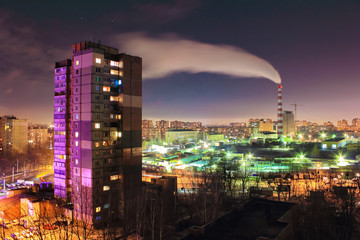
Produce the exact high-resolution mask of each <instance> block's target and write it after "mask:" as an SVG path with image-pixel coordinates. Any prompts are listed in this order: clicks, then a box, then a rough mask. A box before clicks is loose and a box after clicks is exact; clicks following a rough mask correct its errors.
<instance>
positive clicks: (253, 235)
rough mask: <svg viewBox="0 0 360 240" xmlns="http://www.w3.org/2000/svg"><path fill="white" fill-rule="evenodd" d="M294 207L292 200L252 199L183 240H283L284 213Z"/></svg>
mask: <svg viewBox="0 0 360 240" xmlns="http://www.w3.org/2000/svg"><path fill="white" fill-rule="evenodd" d="M293 206H294V204H291V203H285V202H277V201H271V200H265V199H254V200H251V201H250V202H248V203H246V204H245V205H244V208H243V210H234V211H232V212H230V213H228V214H226V215H225V216H223V217H221V218H219V219H218V220H216V221H215V222H213V223H210V224H208V225H206V226H202V228H204V229H203V230H202V231H201V232H202V234H192V235H191V236H188V237H186V238H184V239H186V240H190V239H209V240H212V239H214V240H215V239H222V240H227V239H229V240H230V239H231V240H234V239H241V240H256V239H260V237H263V238H262V239H274V238H277V237H278V238H279V239H286V238H287V237H286V236H282V237H281V236H279V235H287V234H286V232H287V231H284V229H285V228H286V227H287V226H288V223H287V221H286V215H287V213H288V212H289V210H290V209H291V208H292V207H293Z"/></svg>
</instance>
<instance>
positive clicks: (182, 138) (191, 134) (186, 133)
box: [165, 129, 199, 144]
mask: <svg viewBox="0 0 360 240" xmlns="http://www.w3.org/2000/svg"><path fill="white" fill-rule="evenodd" d="M198 140H199V131H196V130H191V129H172V130H168V131H166V132H165V142H166V143H167V144H179V143H188V142H197V141H198Z"/></svg>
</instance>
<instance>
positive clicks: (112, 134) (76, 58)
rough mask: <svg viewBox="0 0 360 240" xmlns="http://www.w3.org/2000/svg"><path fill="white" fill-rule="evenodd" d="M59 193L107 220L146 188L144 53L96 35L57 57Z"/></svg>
mask: <svg viewBox="0 0 360 240" xmlns="http://www.w3.org/2000/svg"><path fill="white" fill-rule="evenodd" d="M54 108H55V109H54V110H55V112H54V124H55V129H54V139H55V140H54V157H55V158H54V171H55V176H54V184H55V195H56V196H57V197H58V198H61V199H64V200H66V201H71V202H72V203H73V206H74V216H75V218H77V219H81V220H84V219H86V220H88V221H91V222H92V223H94V224H99V225H100V224H104V223H109V222H111V221H113V220H114V218H121V217H123V216H124V213H125V212H128V210H129V203H130V202H131V200H133V199H134V198H135V197H136V196H137V193H138V192H139V190H140V188H141V153H142V151H141V150H142V149H141V147H142V145H141V119H142V116H141V114H142V60H141V58H139V57H134V56H130V55H126V54H123V53H119V52H118V50H117V49H115V48H112V47H107V46H104V45H101V44H97V43H93V42H81V43H79V44H75V45H73V47H72V59H71V60H65V61H62V62H57V63H56V64H55V98H54Z"/></svg>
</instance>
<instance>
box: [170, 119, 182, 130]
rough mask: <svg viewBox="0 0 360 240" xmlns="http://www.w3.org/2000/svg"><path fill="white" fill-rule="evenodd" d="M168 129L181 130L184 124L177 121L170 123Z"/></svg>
mask: <svg viewBox="0 0 360 240" xmlns="http://www.w3.org/2000/svg"><path fill="white" fill-rule="evenodd" d="M170 128H173V129H182V128H184V122H183V121H178V120H175V121H171V122H170Z"/></svg>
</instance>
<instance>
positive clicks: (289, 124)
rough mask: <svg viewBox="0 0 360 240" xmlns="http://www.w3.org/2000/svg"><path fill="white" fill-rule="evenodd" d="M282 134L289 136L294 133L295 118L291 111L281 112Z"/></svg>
mask: <svg viewBox="0 0 360 240" xmlns="http://www.w3.org/2000/svg"><path fill="white" fill-rule="evenodd" d="M282 116H283V133H284V135H285V136H291V135H293V134H294V133H295V118H294V113H293V112H292V111H283V114H282Z"/></svg>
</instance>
